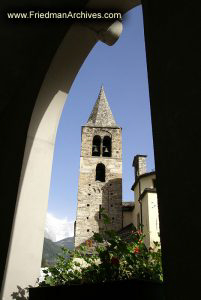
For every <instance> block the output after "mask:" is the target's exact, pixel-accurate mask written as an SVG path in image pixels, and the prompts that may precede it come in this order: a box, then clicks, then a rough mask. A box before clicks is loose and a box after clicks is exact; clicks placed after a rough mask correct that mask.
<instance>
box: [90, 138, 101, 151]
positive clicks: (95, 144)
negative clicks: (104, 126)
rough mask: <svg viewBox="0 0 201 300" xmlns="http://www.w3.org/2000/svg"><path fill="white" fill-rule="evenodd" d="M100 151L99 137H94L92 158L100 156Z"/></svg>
mask: <svg viewBox="0 0 201 300" xmlns="http://www.w3.org/2000/svg"><path fill="white" fill-rule="evenodd" d="M100 149H101V138H100V136H99V135H95V136H94V138H93V145H92V156H100Z"/></svg>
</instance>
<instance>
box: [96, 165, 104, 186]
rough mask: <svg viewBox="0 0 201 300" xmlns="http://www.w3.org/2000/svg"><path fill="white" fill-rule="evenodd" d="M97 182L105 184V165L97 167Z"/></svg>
mask: <svg viewBox="0 0 201 300" xmlns="http://www.w3.org/2000/svg"><path fill="white" fill-rule="evenodd" d="M96 180H98V181H101V182H105V165H104V164H101V163H100V164H98V165H97V166H96Z"/></svg>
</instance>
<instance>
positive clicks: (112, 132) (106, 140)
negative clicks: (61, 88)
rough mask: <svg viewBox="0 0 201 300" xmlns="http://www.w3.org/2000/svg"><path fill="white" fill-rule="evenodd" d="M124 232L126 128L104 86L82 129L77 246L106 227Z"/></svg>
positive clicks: (76, 232)
mask: <svg viewBox="0 0 201 300" xmlns="http://www.w3.org/2000/svg"><path fill="white" fill-rule="evenodd" d="M101 208H104V212H105V213H106V214H107V215H108V216H109V217H110V221H111V223H110V224H108V225H107V228H108V229H114V230H116V231H118V230H120V229H122V129H121V128H120V127H119V126H118V125H117V124H116V122H115V120H114V117H113V115H112V112H111V110H110V107H109V104H108V101H107V99H106V96H105V93H104V90H103V87H101V90H100V93H99V96H98V99H97V101H96V103H95V106H94V108H93V110H92V113H91V115H90V117H89V119H88V122H87V123H86V125H85V126H82V144H81V155H80V175H79V184H78V202H77V216H76V226H75V247H77V246H79V245H80V244H81V243H83V242H85V241H86V240H88V239H89V238H90V237H92V236H93V232H100V231H101V230H103V229H104V228H105V225H104V223H103V220H102V217H101V214H100V209H101Z"/></svg>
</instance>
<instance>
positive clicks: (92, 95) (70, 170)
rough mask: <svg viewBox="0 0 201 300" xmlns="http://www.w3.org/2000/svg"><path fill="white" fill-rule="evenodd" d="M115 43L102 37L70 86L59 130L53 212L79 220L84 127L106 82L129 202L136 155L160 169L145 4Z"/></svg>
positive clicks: (51, 200) (51, 198)
mask: <svg viewBox="0 0 201 300" xmlns="http://www.w3.org/2000/svg"><path fill="white" fill-rule="evenodd" d="M123 26H124V28H123V32H122V34H121V36H120V38H119V40H118V41H117V42H116V44H115V45H113V46H107V45H105V44H103V43H102V42H98V43H97V44H96V46H95V47H94V49H93V50H92V51H91V53H90V54H89V56H88V57H87V59H86V60H85V62H84V64H83V65H82V67H81V69H80V71H79V73H78V75H77V77H76V79H75V81H74V83H73V86H72V88H71V90H70V93H69V96H68V100H67V102H66V104H65V106H64V109H63V112H62V116H61V119H60V123H59V128H58V131H57V137H56V145H55V151H54V160H53V167H52V178H51V187H50V192H49V202H48V212H49V213H51V214H53V215H54V216H55V217H56V218H59V219H62V218H67V219H68V221H74V220H75V217H76V205H77V190H78V178H79V163H80V146H81V126H82V125H84V124H85V123H86V122H87V119H88V117H89V115H90V113H91V110H92V108H93V106H94V103H95V101H96V99H97V97H98V94H99V90H100V87H101V85H102V84H103V86H104V90H105V94H106V97H107V99H108V102H109V104H110V107H111V110H112V112H113V115H114V117H115V120H116V122H117V124H118V125H119V126H121V127H122V148H123V158H122V160H123V201H133V199H134V195H133V192H132V191H131V186H132V184H133V182H134V169H133V167H132V161H133V157H134V155H136V154H147V155H148V158H147V171H151V170H153V169H155V166H154V155H153V141H152V128H151V116H150V105H149V91H148V81H147V67H146V56H145V46H144V32H143V19H142V9H141V6H138V7H136V8H135V9H133V10H132V11H130V12H129V13H128V14H127V18H126V20H125V22H123Z"/></svg>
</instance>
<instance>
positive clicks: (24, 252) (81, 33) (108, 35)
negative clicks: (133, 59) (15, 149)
mask: <svg viewBox="0 0 201 300" xmlns="http://www.w3.org/2000/svg"><path fill="white" fill-rule="evenodd" d="M95 2H96V1H95ZM97 2H98V1H97ZM137 4H139V2H138V1H134V3H132V5H131V4H130V3H129V4H126V3H125V4H124V6H125V7H124V11H125V12H126V11H127V10H129V9H131V8H132V7H134V6H136V5H137ZM121 30H122V25H121V23H119V22H118V21H117V22H115V23H114V24H112V25H110V26H109V25H107V26H101V30H100V31H99V30H98V34H97V27H96V28H95V29H93V28H92V27H91V28H89V27H88V26H81V25H78V24H76V25H72V26H71V27H70V29H69V30H68V32H67V34H66V36H65V37H64V39H63V41H62V43H61V45H60V46H59V48H58V50H57V52H56V54H55V56H54V58H53V60H52V62H51V64H50V67H49V69H48V72H47V73H46V76H45V79H44V81H43V84H42V86H41V88H40V91H39V94H38V97H37V99H36V103H35V107H34V110H33V113H32V117H31V121H30V125H29V130H28V134H27V140H26V146H25V152H24V158H23V164H22V170H21V176H20V183H19V188H18V195H17V201H16V207H15V214H14V219H13V225H12V233H11V238H10V244H9V251H8V255H7V262H6V268H5V272H4V280H3V289H2V297H3V299H10V297H11V296H10V295H11V294H12V293H13V292H15V291H16V287H17V286H20V287H22V288H24V287H27V286H28V285H34V284H35V282H36V279H37V277H38V276H39V269H40V264H41V256H42V247H43V238H44V225H45V215H46V210H47V204H48V203H47V202H48V193H49V185H50V177H51V168H52V159H53V152H54V142H55V137H56V131H57V127H58V123H59V119H60V116H61V112H62V109H63V106H64V103H65V100H66V98H67V95H68V93H69V90H70V87H71V85H72V83H73V81H74V79H75V77H76V74H77V72H78V71H79V69H80V67H81V65H82V63H83V61H84V60H85V58H86V57H87V55H88V54H89V52H90V51H91V50H92V48H93V46H94V45H95V44H96V42H97V40H98V39H100V40H102V41H103V42H105V43H107V44H109V45H112V44H113V43H114V42H115V41H116V40H117V39H118V37H119V35H120V33H121ZM69 45H70V46H69ZM80 49H82V51H80Z"/></svg>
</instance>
